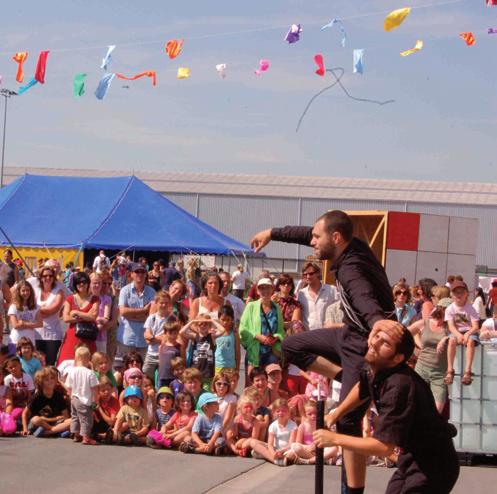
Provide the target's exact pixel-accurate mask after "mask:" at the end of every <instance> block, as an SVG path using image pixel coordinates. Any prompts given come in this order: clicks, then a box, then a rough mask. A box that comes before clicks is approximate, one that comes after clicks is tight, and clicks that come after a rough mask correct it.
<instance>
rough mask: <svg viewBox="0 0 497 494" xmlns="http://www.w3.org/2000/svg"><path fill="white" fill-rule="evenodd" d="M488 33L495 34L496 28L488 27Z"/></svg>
mask: <svg viewBox="0 0 497 494" xmlns="http://www.w3.org/2000/svg"><path fill="white" fill-rule="evenodd" d="M496 1H497V0H496ZM488 34H497V28H494V27H489V28H488Z"/></svg>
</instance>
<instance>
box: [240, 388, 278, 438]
mask: <svg viewBox="0 0 497 494" xmlns="http://www.w3.org/2000/svg"><path fill="white" fill-rule="evenodd" d="M243 397H247V398H248V399H250V400H251V401H252V402H253V403H254V406H255V412H254V414H255V418H256V419H257V421H258V422H259V440H260V441H265V440H266V436H267V430H268V428H269V424H270V423H271V420H272V415H271V409H270V408H268V407H265V406H264V405H262V397H261V395H260V394H259V391H258V390H257V388H255V387H254V386H251V387H249V388H245V389H244V390H243V393H242V398H243ZM240 399H241V398H240Z"/></svg>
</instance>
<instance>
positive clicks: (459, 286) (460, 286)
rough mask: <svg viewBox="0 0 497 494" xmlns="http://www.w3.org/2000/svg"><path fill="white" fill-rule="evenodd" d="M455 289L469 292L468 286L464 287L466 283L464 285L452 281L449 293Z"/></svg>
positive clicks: (462, 282)
mask: <svg viewBox="0 0 497 494" xmlns="http://www.w3.org/2000/svg"><path fill="white" fill-rule="evenodd" d="M457 288H464V289H465V290H466V291H469V290H468V285H466V283H464V281H460V280H457V281H454V283H452V286H451V287H450V291H451V292H453V291H454V290H456V289H457Z"/></svg>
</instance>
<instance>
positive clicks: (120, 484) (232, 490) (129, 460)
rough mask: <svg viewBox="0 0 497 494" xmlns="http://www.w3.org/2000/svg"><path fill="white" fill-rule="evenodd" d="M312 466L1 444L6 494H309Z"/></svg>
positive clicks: (328, 476)
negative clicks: (278, 465) (280, 465)
mask: <svg viewBox="0 0 497 494" xmlns="http://www.w3.org/2000/svg"><path fill="white" fill-rule="evenodd" d="M392 473H393V470H392V469H386V468H379V467H370V468H369V469H368V476H367V489H366V492H367V493H370V494H380V493H383V492H384V491H385V486H386V484H387V482H388V479H389V478H390V476H391V475H392ZM339 477H340V470H339V468H338V467H328V466H327V467H325V493H339V492H340V490H339ZM495 485H497V469H495V468H482V467H463V468H462V470H461V476H460V478H459V482H458V484H457V486H456V488H455V489H454V491H453V492H454V493H455V494H467V493H468V492H470V493H471V494H478V493H490V492H495V491H494V489H495ZM313 489H314V468H313V467H311V466H291V467H286V468H282V467H277V466H274V465H270V464H268V463H266V462H264V461H261V460H253V459H246V458H235V457H228V458H213V457H207V456H203V455H185V454H183V453H178V452H174V451H160V450H153V449H150V448H145V447H141V448H136V447H135V448H133V447H123V446H93V447H92V446H83V445H81V444H73V443H72V441H71V440H69V439H36V438H34V437H28V438H1V437H0V493H1V494H24V493H28V492H29V493H34V494H67V493H70V494H79V493H85V494H87V493H98V494H101V493H116V492H117V493H119V494H127V493H133V494H155V493H160V494H166V493H171V494H199V493H209V494H242V493H243V494H245V493H249V494H250V493H253V494H274V493H275V492H282V493H292V494H300V493H302V494H304V493H305V494H307V493H310V492H313Z"/></svg>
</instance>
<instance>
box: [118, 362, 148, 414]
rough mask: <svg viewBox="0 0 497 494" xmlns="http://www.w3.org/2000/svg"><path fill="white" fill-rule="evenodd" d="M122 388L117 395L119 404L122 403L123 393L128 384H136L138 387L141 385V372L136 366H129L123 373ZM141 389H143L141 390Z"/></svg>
mask: <svg viewBox="0 0 497 494" xmlns="http://www.w3.org/2000/svg"><path fill="white" fill-rule="evenodd" d="M123 384H124V389H123V391H121V393H120V395H119V405H120V406H123V405H124V393H125V392H126V388H127V387H128V386H138V387H139V388H140V389H141V387H142V386H143V372H142V371H141V370H140V369H138V368H137V367H130V368H129V369H127V370H125V371H124V374H123ZM142 391H143V390H142Z"/></svg>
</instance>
